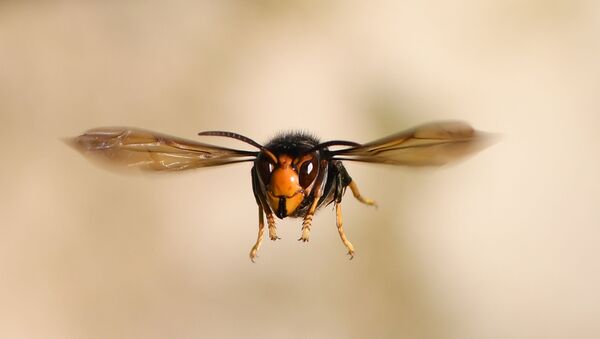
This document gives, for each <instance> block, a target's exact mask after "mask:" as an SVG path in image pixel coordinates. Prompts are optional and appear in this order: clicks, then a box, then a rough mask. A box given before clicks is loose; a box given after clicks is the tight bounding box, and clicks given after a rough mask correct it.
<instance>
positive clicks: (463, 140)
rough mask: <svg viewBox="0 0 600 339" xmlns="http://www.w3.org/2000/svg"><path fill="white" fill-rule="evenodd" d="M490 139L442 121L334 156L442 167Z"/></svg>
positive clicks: (477, 149) (339, 151)
mask: <svg viewBox="0 0 600 339" xmlns="http://www.w3.org/2000/svg"><path fill="white" fill-rule="evenodd" d="M491 139H492V138H491V136H490V135H488V134H486V133H482V132H478V131H476V130H474V129H473V128H472V127H471V126H469V125H468V124H466V123H464V122H461V121H439V122H432V123H428V124H424V125H421V126H418V127H415V128H413V129H410V130H407V131H403V132H400V133H397V134H394V135H390V136H388V137H385V138H382V139H379V140H375V141H372V142H369V143H367V144H363V145H360V146H355V147H351V148H346V149H341V150H337V151H333V152H332V154H333V156H334V159H340V160H354V161H364V162H375V163H382V164H392V165H407V166H439V165H443V164H446V163H448V162H449V161H452V160H456V159H459V158H462V157H464V156H466V155H468V154H472V153H475V152H477V151H479V150H481V149H483V148H485V147H487V146H489V145H490V144H491V141H492V140H491Z"/></svg>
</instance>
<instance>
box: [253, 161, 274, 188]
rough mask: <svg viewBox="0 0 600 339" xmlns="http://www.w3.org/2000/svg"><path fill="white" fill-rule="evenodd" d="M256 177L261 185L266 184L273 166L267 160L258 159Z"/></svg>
mask: <svg viewBox="0 0 600 339" xmlns="http://www.w3.org/2000/svg"><path fill="white" fill-rule="evenodd" d="M256 165H257V168H258V175H259V176H260V178H261V180H262V182H263V183H265V184H267V183H268V182H269V180H270V179H271V174H273V170H274V169H275V165H273V163H272V162H270V161H269V160H267V159H259V160H258V162H257V164H256Z"/></svg>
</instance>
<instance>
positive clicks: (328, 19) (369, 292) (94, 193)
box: [0, 0, 600, 339]
mask: <svg viewBox="0 0 600 339" xmlns="http://www.w3.org/2000/svg"><path fill="white" fill-rule="evenodd" d="M599 36H600V5H599V3H598V2H597V1H583V0H582V1H573V0H557V1H539V0H529V1H513V0H511V1H501V0H489V1H475V0H459V1H453V2H445V1H406V2H399V1H391V0H375V1H369V2H367V1H340V0H329V1H316V0H313V1H274V0H252V1H241V0H227V1H183V0H181V1H172V2H169V3H168V4H167V3H166V2H158V1H135V0H130V1H120V2H119V1H68V0H65V1H45V2H39V1H2V2H0V139H1V144H2V145H3V153H2V154H3V156H2V161H3V164H2V166H1V169H0V187H1V189H2V194H1V195H0V220H1V221H0V337H2V338H240V337H244V338H441V339H466V338H473V339H488V338H490V339H491V338H503V339H505V338H557V339H558V338H578V339H584V338H590V339H591V338H598V337H599V336H600V324H599V323H598V321H597V320H598V316H599V314H600V293H599V291H598V286H600V264H599V260H598V259H599V253H598V245H597V243H598V239H599V236H600V229H599V226H600V209H599V208H598V196H599V194H600V180H599V179H598V177H599V173H600V159H599V156H600V135H599V131H600V129H599V127H598V126H599V124H600V112H599V108H600V97H599V95H598V91H599V89H600V86H599V85H600V62H599V60H600V48H599V47H600V46H599V40H598V37H599ZM449 118H457V119H463V120H467V121H469V122H471V123H472V124H473V125H474V126H476V127H477V128H479V129H482V130H487V131H492V132H497V133H501V134H503V139H502V140H501V142H500V143H498V144H496V145H494V146H493V147H491V148H489V149H487V150H485V151H484V152H482V153H480V154H478V155H477V156H475V157H473V158H471V159H469V160H468V161H465V162H463V163H460V164H458V165H456V166H451V167H448V168H443V169H440V170H412V169H402V168H391V167H385V166H383V167H382V166H377V165H366V164H354V163H352V164H348V165H347V167H348V170H349V171H350V173H351V175H352V176H353V177H354V178H355V180H356V181H357V182H358V183H359V186H360V187H361V190H362V192H363V193H364V194H365V195H367V196H369V197H373V198H375V199H376V200H377V201H378V202H379V205H380V208H379V209H378V210H375V209H370V208H367V207H365V206H362V205H361V204H359V203H357V202H356V201H355V200H354V199H353V198H351V196H350V195H348V196H347V197H346V200H345V203H344V212H345V213H344V217H345V228H346V231H347V233H348V236H349V238H350V240H352V241H353V243H354V245H355V246H356V248H357V257H356V258H355V259H354V260H353V261H351V262H350V261H348V260H347V258H346V257H345V251H344V248H343V246H342V244H341V242H340V241H339V238H338V235H337V231H336V228H335V216H334V213H332V211H331V210H330V209H325V210H323V211H321V212H320V213H319V214H318V215H317V217H316V219H315V221H314V227H313V232H312V237H311V241H310V243H308V244H301V243H298V242H297V241H296V239H297V238H298V236H299V234H300V233H299V230H300V226H301V225H300V222H299V221H297V220H285V221H280V222H279V232H280V236H281V237H282V238H283V239H282V240H281V241H278V242H270V241H267V242H265V244H264V246H263V248H262V250H261V253H260V257H259V259H258V262H257V263H256V264H251V262H250V261H249V259H248V256H247V255H248V251H249V249H250V247H251V245H252V243H253V242H254V240H255V237H256V228H257V226H256V214H257V213H256V207H255V204H254V199H253V197H252V193H251V188H250V187H251V186H250V176H249V171H250V165H249V164H239V165H235V166H234V165H232V166H226V167H223V168H213V169H206V170H198V171H191V172H186V173H180V174H176V175H162V176H161V175H150V176H130V175H119V174H115V173H112V172H109V171H105V170H103V169H100V168H98V167H95V166H93V165H92V164H91V163H89V162H88V161H86V160H85V159H84V158H82V157H81V156H80V155H79V154H77V153H75V152H74V151H73V150H71V149H69V148H68V147H66V146H65V145H64V144H62V143H61V141H60V138H62V137H66V136H74V135H77V134H79V133H81V132H83V131H84V130H86V129H88V128H91V127H97V126H105V125H131V126H138V127H144V128H147V129H154V130H159V131H162V132H165V133H169V134H173V135H177V136H181V137H187V138H192V139H194V138H196V137H195V134H196V133H197V132H199V131H201V130H211V129H223V130H231V131H236V132H239V133H242V134H244V135H247V136H249V137H252V138H254V139H256V140H258V141H261V142H265V141H266V140H268V138H270V137H272V136H273V135H274V134H275V133H277V132H278V131H283V130H290V129H303V130H308V131H312V132H314V133H315V134H317V135H319V136H321V138H322V139H323V140H326V139H350V140H356V141H359V142H366V141H369V140H372V139H375V138H378V137H381V136H384V135H386V134H390V133H393V132H396V131H399V130H402V129H405V128H407V127H411V126H413V125H416V124H419V123H422V122H426V121H430V120H436V119H449ZM208 141H210V142H215V143H216V142H219V143H221V142H222V143H223V144H226V145H230V146H240V144H237V143H235V142H230V141H227V140H225V141H223V140H216V139H210V140H208ZM241 146H242V147H244V145H241Z"/></svg>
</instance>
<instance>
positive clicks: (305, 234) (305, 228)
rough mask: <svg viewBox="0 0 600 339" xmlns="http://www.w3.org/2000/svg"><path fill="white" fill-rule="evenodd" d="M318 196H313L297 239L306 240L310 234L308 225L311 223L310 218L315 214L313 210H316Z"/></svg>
mask: <svg viewBox="0 0 600 339" xmlns="http://www.w3.org/2000/svg"><path fill="white" fill-rule="evenodd" d="M319 198H320V196H315V198H314V200H313V203H312V205H310V209H309V210H308V212H307V213H306V216H305V217H304V221H303V222H302V235H301V236H300V239H298V241H303V242H307V241H308V237H309V236H310V226H311V225H312V219H313V217H314V215H315V211H316V210H317V206H318V205H319Z"/></svg>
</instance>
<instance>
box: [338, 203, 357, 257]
mask: <svg viewBox="0 0 600 339" xmlns="http://www.w3.org/2000/svg"><path fill="white" fill-rule="evenodd" d="M335 223H336V225H337V229H338V232H339V233H340V238H341V239H342V242H343V243H344V246H346V248H347V249H348V255H349V256H350V260H352V258H354V246H352V243H351V242H350V241H349V240H348V239H347V238H346V233H344V226H343V225H342V205H341V204H340V203H337V202H336V203H335Z"/></svg>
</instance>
